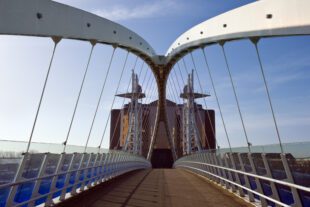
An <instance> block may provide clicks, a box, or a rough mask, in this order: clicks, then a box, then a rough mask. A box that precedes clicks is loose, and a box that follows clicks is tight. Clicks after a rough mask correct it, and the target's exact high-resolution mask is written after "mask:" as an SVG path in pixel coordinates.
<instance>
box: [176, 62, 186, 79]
mask: <svg viewBox="0 0 310 207" xmlns="http://www.w3.org/2000/svg"><path fill="white" fill-rule="evenodd" d="M177 66H178V69H179V73H180V75H181V79H182V81H183V83H185V80H184V78H183V75H182V72H181V67H180V64H179V62H177Z"/></svg>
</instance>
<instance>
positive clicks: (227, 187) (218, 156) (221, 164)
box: [217, 153, 229, 189]
mask: <svg viewBox="0 0 310 207" xmlns="http://www.w3.org/2000/svg"><path fill="white" fill-rule="evenodd" d="M217 159H218V160H219V166H221V167H224V163H223V158H222V157H221V153H219V154H218V155H217ZM221 171H222V175H223V177H224V178H228V177H227V175H226V172H225V170H224V169H221ZM223 184H225V186H226V189H229V183H228V182H226V181H223Z"/></svg>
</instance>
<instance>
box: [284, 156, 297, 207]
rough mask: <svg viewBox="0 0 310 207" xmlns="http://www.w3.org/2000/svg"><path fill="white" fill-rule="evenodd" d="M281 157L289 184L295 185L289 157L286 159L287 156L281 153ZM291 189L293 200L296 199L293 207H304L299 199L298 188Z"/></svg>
mask: <svg viewBox="0 0 310 207" xmlns="http://www.w3.org/2000/svg"><path fill="white" fill-rule="evenodd" d="M280 156H281V160H282V163H283V167H284V170H285V174H286V177H287V179H286V181H287V182H290V183H295V182H294V178H293V175H292V171H291V169H290V166H289V164H288V162H287V157H286V154H283V153H281V154H280ZM290 189H291V193H292V194H293V198H294V204H293V205H292V206H296V207H297V206H302V203H301V200H300V197H299V193H298V191H297V189H296V188H290Z"/></svg>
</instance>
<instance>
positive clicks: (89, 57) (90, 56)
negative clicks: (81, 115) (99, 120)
mask: <svg viewBox="0 0 310 207" xmlns="http://www.w3.org/2000/svg"><path fill="white" fill-rule="evenodd" d="M90 43H91V50H90V53H89V56H88V60H87V64H86V67H85V71H84V75H83V79H82V82H81V85H80V88H79V93H78V97H77V99H76V101H75V105H74V110H73V113H72V116H71V120H70V124H69V128H68V131H67V135H66V139H65V141H64V142H63V145H64V147H63V150H62V151H63V152H65V151H66V147H67V142H68V139H69V136H70V133H71V129H72V124H73V121H74V118H75V115H76V111H77V107H78V105H79V102H80V97H81V93H82V90H83V87H84V82H85V79H86V76H87V73H88V68H89V64H90V61H91V58H92V54H93V50H94V47H95V45H96V42H90Z"/></svg>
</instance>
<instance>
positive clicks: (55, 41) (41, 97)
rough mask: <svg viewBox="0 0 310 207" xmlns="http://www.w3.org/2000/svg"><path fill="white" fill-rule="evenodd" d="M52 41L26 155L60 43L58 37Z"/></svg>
mask: <svg viewBox="0 0 310 207" xmlns="http://www.w3.org/2000/svg"><path fill="white" fill-rule="evenodd" d="M52 40H53V42H54V47H53V52H52V56H51V59H50V63H49V66H48V70H47V73H46V76H45V81H44V85H43V89H42V92H41V96H40V101H39V104H38V107H37V111H36V115H35V118H34V121H33V125H32V129H31V133H30V137H29V140H28V144H27V148H26V153H28V152H29V149H30V145H31V140H32V137H33V133H34V130H35V127H36V124H37V120H38V116H39V113H40V109H41V104H42V100H43V96H44V93H45V88H46V84H47V81H48V78H49V74H50V71H51V67H52V63H53V60H54V56H55V51H56V48H57V45H58V43H59V42H60V40H61V38H59V37H52Z"/></svg>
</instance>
